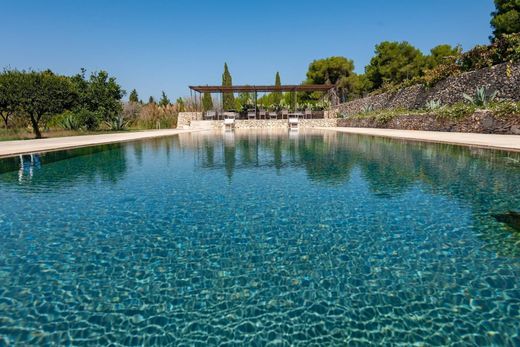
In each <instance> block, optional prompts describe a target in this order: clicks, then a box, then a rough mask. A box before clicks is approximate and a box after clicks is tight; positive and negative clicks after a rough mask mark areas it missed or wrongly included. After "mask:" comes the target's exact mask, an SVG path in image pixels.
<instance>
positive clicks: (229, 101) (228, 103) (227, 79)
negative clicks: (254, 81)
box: [222, 63, 235, 110]
mask: <svg viewBox="0 0 520 347" xmlns="http://www.w3.org/2000/svg"><path fill="white" fill-rule="evenodd" d="M232 85H233V82H232V79H231V74H230V73H229V70H228V66H227V63H224V73H223V74H222V86H223V87H231V86H232ZM222 104H223V105H222V106H223V107H224V110H232V109H234V108H235V97H234V96H233V93H224V94H223V96H222Z"/></svg>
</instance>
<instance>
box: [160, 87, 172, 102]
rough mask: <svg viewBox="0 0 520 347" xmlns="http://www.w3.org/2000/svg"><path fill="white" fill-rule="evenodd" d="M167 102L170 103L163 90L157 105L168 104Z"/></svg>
mask: <svg viewBox="0 0 520 347" xmlns="http://www.w3.org/2000/svg"><path fill="white" fill-rule="evenodd" d="M169 104H170V99H168V97H167V96H166V93H165V92H164V90H163V91H162V94H161V99H160V100H159V106H168V105H169Z"/></svg>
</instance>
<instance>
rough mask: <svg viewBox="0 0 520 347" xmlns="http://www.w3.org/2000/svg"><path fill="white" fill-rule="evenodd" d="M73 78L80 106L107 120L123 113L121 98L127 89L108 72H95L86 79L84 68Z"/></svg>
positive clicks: (78, 105)
mask: <svg viewBox="0 0 520 347" xmlns="http://www.w3.org/2000/svg"><path fill="white" fill-rule="evenodd" d="M71 80H72V83H73V84H74V86H75V89H76V91H77V93H78V96H79V100H78V104H77V107H78V108H83V109H86V110H89V111H91V112H95V113H97V114H99V115H101V117H102V119H104V120H105V121H110V120H111V119H113V118H116V117H117V116H118V115H119V114H120V113H121V111H122V109H123V107H122V105H121V99H122V98H123V96H124V95H125V91H124V90H123V89H122V88H121V86H120V85H119V84H118V83H117V82H116V79H115V77H110V76H109V75H108V72H106V71H99V72H94V73H92V74H91V75H90V77H89V79H86V78H85V70H84V69H82V70H81V73H80V74H77V75H75V76H73V77H72V78H71Z"/></svg>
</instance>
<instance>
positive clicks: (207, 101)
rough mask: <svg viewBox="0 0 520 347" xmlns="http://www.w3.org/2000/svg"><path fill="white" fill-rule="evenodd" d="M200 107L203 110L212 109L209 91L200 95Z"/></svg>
mask: <svg viewBox="0 0 520 347" xmlns="http://www.w3.org/2000/svg"><path fill="white" fill-rule="evenodd" d="M202 108H203V109H204V111H209V110H212V109H213V98H212V97H211V94H210V93H204V96H203V97H202Z"/></svg>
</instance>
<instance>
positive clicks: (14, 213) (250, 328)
mask: <svg viewBox="0 0 520 347" xmlns="http://www.w3.org/2000/svg"><path fill="white" fill-rule="evenodd" d="M518 187H520V155H519V154H518V153H517V154H514V153H507V152H498V151H489V150H480V149H470V148H465V147H457V146H451V145H436V144H425V143H410V142H403V141H397V140H390V139H383V138H377V137H368V136H361V135H348V134H338V133H335V132H332V131H324V132H319V131H308V132H300V133H291V134H288V133H287V132H283V133H271V132H258V131H256V132H255V131H251V132H248V131H244V132H238V131H237V132H235V133H226V134H224V135H222V134H213V133H202V132H200V133H192V134H181V135H178V136H173V137H167V138H161V139H154V140H147V141H137V142H129V143H123V144H115V145H105V146H97V147H86V148H81V149H76V150H69V151H62V152H51V153H46V154H41V155H36V156H32V157H31V156H25V157H23V158H21V159H20V158H19V157H16V158H10V159H3V160H0V201H1V208H0V345H2V344H3V345H5V344H8V345H10V344H13V345H17V344H18V345H27V344H62V345H67V344H68V345H108V344H110V343H114V344H116V345H117V344H121V345H143V344H144V345H165V344H171V345H201V346H202V345H217V344H227V345H244V344H245V345H266V344H268V343H271V344H277V345H291V344H292V345H302V346H309V345H313V344H315V345H334V344H336V345H345V344H349V345H356V344H361V345H363V344H367V343H373V344H377V345H381V344H403V345H409V344H413V343H417V344H421V343H422V344H425V345H450V344H459V345H464V344H477V345H492V344H495V345H520V328H519V324H518V322H519V320H520V280H519V279H520V232H517V231H515V230H514V229H513V228H512V227H510V226H508V225H507V224H506V223H502V222H500V221H498V220H497V219H496V218H495V215H496V214H504V213H507V212H508V211H510V210H518V209H520V189H519V188H518Z"/></svg>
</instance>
